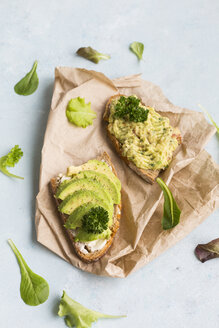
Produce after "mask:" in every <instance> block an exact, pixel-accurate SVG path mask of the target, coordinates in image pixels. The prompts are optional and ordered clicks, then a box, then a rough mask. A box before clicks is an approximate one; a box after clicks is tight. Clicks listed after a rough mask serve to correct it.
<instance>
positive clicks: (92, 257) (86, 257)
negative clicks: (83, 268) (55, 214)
mask: <svg viewBox="0 0 219 328" xmlns="http://www.w3.org/2000/svg"><path fill="white" fill-rule="evenodd" d="M97 159H98V160H100V161H101V160H104V161H105V162H106V163H107V164H108V165H109V166H110V167H111V168H112V172H113V173H114V174H115V175H116V176H117V173H116V170H115V168H114V166H113V164H112V162H111V159H110V157H109V155H108V154H107V153H106V152H104V153H103V154H102V155H100V156H98V157H97ZM50 190H51V193H52V195H53V198H54V200H55V203H56V206H57V208H58V206H59V204H60V203H61V201H60V200H59V199H57V198H56V197H55V194H56V190H57V178H52V179H51V180H50ZM121 210H122V204H121V202H120V204H115V205H114V217H113V225H112V226H111V227H110V229H111V231H112V233H111V236H110V239H109V240H108V241H107V243H106V244H105V246H104V247H103V248H102V249H101V250H97V251H95V252H92V253H91V252H90V253H87V254H84V253H83V252H81V251H80V248H79V243H78V242H75V241H74V235H73V233H72V232H71V230H69V229H66V228H65V227H64V226H63V229H64V230H65V231H66V234H67V236H68V238H69V239H70V241H71V244H72V246H73V249H74V251H75V253H76V255H77V256H78V257H79V258H80V259H81V260H82V261H83V262H85V263H92V262H96V261H98V260H99V259H100V258H101V257H102V256H104V255H105V254H106V252H107V251H108V249H109V248H110V246H111V245H112V243H113V240H114V237H115V234H116V232H117V231H118V229H119V225H120V218H121ZM59 216H60V219H61V221H62V223H63V225H64V224H65V223H66V221H67V218H68V216H67V215H65V214H63V213H61V212H59Z"/></svg>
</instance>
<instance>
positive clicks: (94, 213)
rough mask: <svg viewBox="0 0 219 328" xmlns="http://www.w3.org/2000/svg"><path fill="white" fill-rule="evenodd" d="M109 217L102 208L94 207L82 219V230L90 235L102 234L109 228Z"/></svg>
mask: <svg viewBox="0 0 219 328" xmlns="http://www.w3.org/2000/svg"><path fill="white" fill-rule="evenodd" d="M108 222H109V215H108V212H107V211H106V210H105V209H104V208H103V207H101V206H98V207H93V208H91V209H90V211H88V212H87V213H86V214H85V215H84V216H83V218H82V229H83V230H84V231H86V232H88V233H98V234H99V233H102V232H103V231H104V230H106V229H107V228H108Z"/></svg>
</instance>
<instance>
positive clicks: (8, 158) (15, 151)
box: [0, 145, 23, 179]
mask: <svg viewBox="0 0 219 328" xmlns="http://www.w3.org/2000/svg"><path fill="white" fill-rule="evenodd" d="M22 156H23V152H22V150H21V148H20V147H19V146H18V145H16V146H14V147H13V148H12V149H11V150H10V152H9V153H8V154H7V155H5V156H3V157H1V158H0V171H2V173H4V174H5V175H7V176H9V177H12V178H17V179H23V178H22V177H19V176H18V175H14V174H12V173H10V172H9V171H8V170H7V168H6V167H14V166H15V164H16V163H18V162H19V160H20V158H21V157H22Z"/></svg>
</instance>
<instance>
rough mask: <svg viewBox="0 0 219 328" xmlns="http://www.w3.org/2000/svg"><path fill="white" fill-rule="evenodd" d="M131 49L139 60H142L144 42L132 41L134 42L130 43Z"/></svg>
mask: <svg viewBox="0 0 219 328" xmlns="http://www.w3.org/2000/svg"><path fill="white" fill-rule="evenodd" d="M130 50H131V51H132V52H133V53H134V54H135V55H136V56H137V57H138V59H139V60H141V59H142V55H143V52H144V44H143V43H141V42H136V41H135V42H132V44H130Z"/></svg>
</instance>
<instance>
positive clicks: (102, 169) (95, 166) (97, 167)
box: [67, 159, 121, 192]
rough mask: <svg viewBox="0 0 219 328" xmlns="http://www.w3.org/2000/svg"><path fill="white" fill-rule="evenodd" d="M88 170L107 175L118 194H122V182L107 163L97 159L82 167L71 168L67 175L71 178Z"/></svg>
mask: <svg viewBox="0 0 219 328" xmlns="http://www.w3.org/2000/svg"><path fill="white" fill-rule="evenodd" d="M87 170H91V171H97V172H99V173H103V174H105V175H106V176H108V178H109V179H110V180H111V181H112V182H113V183H114V184H115V186H116V188H117V190H118V192H120V190H121V182H120V181H119V179H118V178H117V177H116V176H115V174H114V173H113V172H112V170H111V168H110V167H109V166H108V165H107V164H106V163H105V162H102V161H98V160H97V159H91V160H89V161H88V162H87V163H85V164H83V165H80V166H70V167H69V168H68V169H67V175H68V176H71V175H75V174H77V173H79V172H80V171H87Z"/></svg>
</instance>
